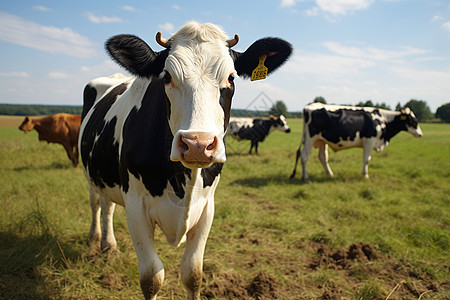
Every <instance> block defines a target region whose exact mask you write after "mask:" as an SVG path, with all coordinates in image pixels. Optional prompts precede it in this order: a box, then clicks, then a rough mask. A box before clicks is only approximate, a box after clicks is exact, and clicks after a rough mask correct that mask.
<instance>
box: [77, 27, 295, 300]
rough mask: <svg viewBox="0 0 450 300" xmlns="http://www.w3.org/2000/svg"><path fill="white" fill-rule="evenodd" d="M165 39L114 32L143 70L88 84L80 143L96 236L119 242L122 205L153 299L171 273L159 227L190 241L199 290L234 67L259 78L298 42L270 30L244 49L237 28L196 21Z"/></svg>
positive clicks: (189, 266) (195, 290)
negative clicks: (116, 222)
mask: <svg viewBox="0 0 450 300" xmlns="http://www.w3.org/2000/svg"><path fill="white" fill-rule="evenodd" d="M156 40H157V42H158V44H159V45H161V46H163V47H164V48H165V49H163V50H162V51H160V52H155V51H153V50H152V49H151V48H150V46H148V45H147V43H145V42H144V41H143V40H141V39H140V38H138V37H136V36H134V35H118V36H114V37H112V38H110V39H109V40H108V42H107V43H106V49H107V50H108V52H109V54H110V55H111V57H112V58H113V59H114V60H115V61H116V62H117V63H119V64H120V65H121V66H122V67H124V68H126V69H127V70H128V71H130V73H131V74H133V75H134V76H133V77H120V76H119V77H117V76H115V77H113V78H111V77H103V78H98V79H95V80H93V81H91V82H90V83H89V84H88V85H87V86H86V88H85V92H84V95H85V98H84V105H83V116H84V117H83V121H82V125H81V132H80V140H79V145H80V152H81V158H82V162H83V165H84V171H85V174H86V178H87V179H88V181H89V183H90V186H91V191H90V197H91V198H90V201H91V209H92V223H91V231H90V238H91V241H93V242H99V243H100V245H101V247H102V249H104V250H107V249H114V248H116V247H117V243H116V239H115V237H114V232H113V226H112V225H113V223H112V221H113V213H114V208H115V205H116V203H117V204H119V205H123V206H124V207H125V210H126V215H127V224H128V229H129V232H130V235H131V239H132V241H133V245H134V248H135V251H136V254H137V259H138V262H139V280H140V285H141V289H142V292H143V294H144V296H145V298H146V299H156V294H157V293H158V291H159V290H160V288H161V286H162V284H163V280H164V266H163V263H162V262H161V260H160V259H159V257H158V253H157V249H156V247H155V241H154V231H155V228H156V227H157V226H158V227H159V228H160V229H161V231H162V232H163V234H164V235H165V237H166V239H167V241H168V242H169V244H170V245H172V246H176V247H177V246H179V245H180V244H181V243H183V242H186V247H185V251H184V254H183V257H182V260H181V263H180V273H181V281H182V282H183V284H184V286H185V288H186V290H187V298H188V299H200V286H201V284H202V266H203V254H204V251H205V245H206V240H207V238H208V234H209V231H210V228H211V224H212V221H213V217H214V192H215V189H216V187H217V185H218V183H219V178H220V173H221V170H222V167H223V164H224V163H225V160H226V155H225V145H224V135H225V131H226V128H227V125H228V122H229V118H230V108H231V99H232V97H233V94H234V88H235V86H234V78H235V75H236V74H237V75H240V76H241V77H244V78H245V77H250V76H251V75H252V72H253V71H254V70H255V68H256V67H257V66H258V63H259V61H260V57H266V56H267V58H266V60H265V66H266V67H267V68H268V72H269V74H270V73H271V72H272V71H274V70H275V69H277V68H278V66H280V65H281V64H283V62H284V61H285V60H286V59H287V57H288V56H289V55H290V53H291V51H292V48H291V46H290V44H289V43H287V42H285V41H283V40H281V39H278V38H264V39H262V40H258V41H256V42H255V43H253V44H252V45H251V46H250V47H249V48H248V49H247V50H246V51H245V52H243V53H240V52H236V51H234V50H232V49H231V47H232V46H234V45H235V44H236V43H237V41H238V37H237V36H235V38H234V39H231V40H227V37H226V35H225V34H224V32H223V31H222V30H221V29H220V28H219V27H217V26H215V25H213V24H198V23H196V22H191V23H189V24H187V25H185V26H183V27H182V28H181V29H180V30H179V31H178V32H177V33H175V34H174V35H173V36H172V37H171V38H170V39H168V40H166V39H163V38H162V37H161V33H158V34H157V35H156ZM97 87H101V89H97ZM99 206H101V213H100V207H99ZM100 215H102V217H103V225H104V226H103V230H101V229H100Z"/></svg>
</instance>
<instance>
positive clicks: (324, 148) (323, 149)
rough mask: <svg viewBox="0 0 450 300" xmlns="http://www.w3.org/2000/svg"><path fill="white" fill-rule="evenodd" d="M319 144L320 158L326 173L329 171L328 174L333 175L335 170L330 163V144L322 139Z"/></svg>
mask: <svg viewBox="0 0 450 300" xmlns="http://www.w3.org/2000/svg"><path fill="white" fill-rule="evenodd" d="M317 146H318V147H319V160H320V162H321V163H322V166H323V169H324V170H325V173H327V175H328V176H330V177H333V176H334V174H333V171H332V170H331V168H330V165H329V164H328V145H327V144H326V143H325V142H323V141H320V142H318V143H317Z"/></svg>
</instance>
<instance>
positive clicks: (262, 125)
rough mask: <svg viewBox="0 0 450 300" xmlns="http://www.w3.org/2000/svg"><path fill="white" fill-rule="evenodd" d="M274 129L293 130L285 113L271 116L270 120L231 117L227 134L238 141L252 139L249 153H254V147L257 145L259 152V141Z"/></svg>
mask: <svg viewBox="0 0 450 300" xmlns="http://www.w3.org/2000/svg"><path fill="white" fill-rule="evenodd" d="M274 130H280V131H283V132H286V133H289V132H291V129H290V128H289V125H288V124H287V122H286V118H285V117H284V116H283V115H280V116H279V117H278V118H277V117H274V116H270V117H269V119H268V120H263V119H250V118H231V119H230V124H229V125H228V132H227V134H229V135H231V136H232V137H233V138H235V139H236V140H238V141H242V140H250V142H251V146H250V151H249V154H251V153H252V149H253V147H255V153H256V154H258V143H259V142H263V141H264V140H265V139H266V137H267V136H268V135H269V134H270V133H271V132H272V131H274Z"/></svg>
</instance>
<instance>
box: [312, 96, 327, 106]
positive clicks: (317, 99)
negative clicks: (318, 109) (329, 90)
mask: <svg viewBox="0 0 450 300" xmlns="http://www.w3.org/2000/svg"><path fill="white" fill-rule="evenodd" d="M313 102H314V103H317V102H319V103H323V104H327V101H326V100H325V98H324V97H322V96H319V97H316V98H314V101H313Z"/></svg>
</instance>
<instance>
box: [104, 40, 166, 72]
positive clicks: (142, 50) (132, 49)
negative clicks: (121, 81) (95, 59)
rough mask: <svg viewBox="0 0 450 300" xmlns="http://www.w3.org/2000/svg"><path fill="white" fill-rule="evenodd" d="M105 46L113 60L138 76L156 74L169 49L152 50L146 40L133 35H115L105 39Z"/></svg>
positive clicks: (160, 69) (160, 70) (162, 64)
mask: <svg viewBox="0 0 450 300" xmlns="http://www.w3.org/2000/svg"><path fill="white" fill-rule="evenodd" d="M105 48H106V50H107V51H108V53H109V55H110V56H111V58H112V59H113V60H115V61H116V62H117V63H118V64H119V65H121V66H122V67H124V68H125V69H127V70H128V71H129V72H130V73H131V74H133V75H136V76H140V77H150V76H152V75H155V76H158V75H159V74H160V73H161V72H162V70H163V68H164V62H165V60H166V58H167V55H168V53H169V50H168V49H166V50H164V51H161V52H154V51H153V50H152V49H151V48H150V46H149V45H147V43H146V42H144V41H143V40H141V39H140V38H138V37H137V36H134V35H128V34H121V35H116V36H113V37H112V38H110V39H109V40H108V41H106V44H105Z"/></svg>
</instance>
